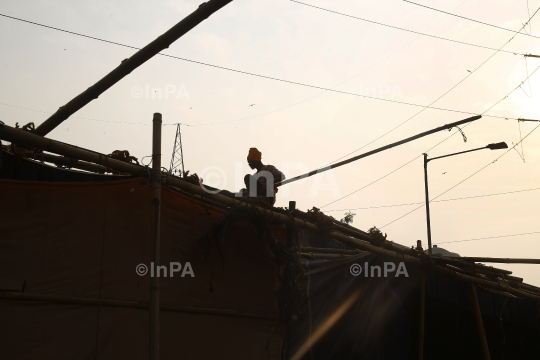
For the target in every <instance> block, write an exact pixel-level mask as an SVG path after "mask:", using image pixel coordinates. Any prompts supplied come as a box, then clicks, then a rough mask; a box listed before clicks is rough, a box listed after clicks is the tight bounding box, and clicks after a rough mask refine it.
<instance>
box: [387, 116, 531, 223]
mask: <svg viewBox="0 0 540 360" xmlns="http://www.w3.org/2000/svg"><path fill="white" fill-rule="evenodd" d="M539 126H540V124H538V125H537V126H536V127H535V128H534V129H532V130H531V131H530V132H529V133H528V134H527V135H525V137H524V138H523V139H522V140H521V141H520V142H518V143H517V144H515V145H514V146H512V147H511V148H509V149H508V150H507V151H505V152H504V153H503V154H502V155H500V156H499V157H497V158H496V159H495V160H493V161H491V162H489V163H488V164H487V165H485V166H483V167H481V168H480V169H479V170H477V171H475V172H474V173H472V174H471V175H469V176H467V177H466V178H465V179H463V180H461V181H460V182H458V183H457V184H455V185H454V186H452V187H450V188H449V189H447V190H445V191H443V192H442V193H440V194H439V195H437V196H435V197H434V198H432V199H431V200H429V201H430V202H431V201H432V200H435V199H437V198H439V197H441V196H442V195H444V194H446V193H447V192H449V191H450V190H452V189H454V188H456V187H457V186H459V185H461V184H462V183H464V182H465V181H467V180H469V179H470V178H472V177H473V176H474V175H476V174H478V173H479V172H480V171H482V170H484V169H485V168H487V167H488V166H489V165H491V164H494V163H495V162H497V160H499V159H500V158H502V157H503V156H504V155H506V154H508V153H509V152H510V151H512V149H513V148H515V147H516V146H518V145H519V144H520V143H521V142H522V141H523V140H525V139H526V138H527V137H528V136H529V135H530V134H532V133H533V131H535V130H536V129H538V127H539ZM424 206H425V204H423V205H421V206H419V207H417V208H415V209H413V210H411V211H409V212H408V213H406V214H405V215H402V216H400V217H398V218H397V219H395V220H392V221H390V222H389V223H387V224H385V225H384V226H381V227H380V228H379V229H382V228H384V227H386V226H388V225H390V224H393V223H395V222H396V221H398V220H400V219H403V218H404V217H405V216H407V215H409V214H411V213H413V212H415V211H416V210H418V209H420V208H422V207H424Z"/></svg>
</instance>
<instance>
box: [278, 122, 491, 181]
mask: <svg viewBox="0 0 540 360" xmlns="http://www.w3.org/2000/svg"><path fill="white" fill-rule="evenodd" d="M481 117H482V116H481V115H477V116H473V117H470V118H467V119H465V120H460V121H456V122H453V123H451V124H447V125H443V126H439V127H438V128H435V129H432V130H429V131H425V132H423V133H420V134H418V135H414V136H411V137H409V138H407V139H404V140H401V141H397V142H395V143H392V144H389V145H386V146H383V147H380V148H378V149H375V150H371V151H368V152H366V153H363V154H361V155H358V156H354V157H352V158H350V159H347V160H343V161H340V162H338V163H335V164H333V165H328V166H326V167H323V168H320V169H317V170H313V171H310V172H308V173H307V174H303V175H299V176H296V177H293V178H290V179H286V180H283V181H281V182H279V183H277V184H276V186H281V185H285V184H288V183H290V182H293V181H296V180H300V179H305V178H307V177H310V176H312V175H315V174H319V173H322V172H324V171H328V170H331V169H335V168H337V167H340V166H342V165H345V164H349V163H351V162H353V161H356V160H359V159H362V158H365V157H368V156H370V155H373V154H376V153H378V152H381V151H384V150H388V149H391V148H393V147H396V146H399V145H402V144H405V143H408V142H409V141H413V140H416V139H419V138H421V137H424V136H427V135H430V134H434V133H436V132H439V131H442V130H448V129H451V128H453V127H455V126H458V125H461V124H465V123H468V122H471V121H475V120H478V119H480V118H481Z"/></svg>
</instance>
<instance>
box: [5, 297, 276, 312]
mask: <svg viewBox="0 0 540 360" xmlns="http://www.w3.org/2000/svg"><path fill="white" fill-rule="evenodd" d="M0 299H3V300H14V301H45V302H51V303H59V304H74V305H87V306H109V307H124V308H136V309H149V308H150V304H149V303H142V302H139V301H129V300H112V299H95V298H83V297H77V296H59V295H49V294H36V293H27V292H12V291H0ZM159 308H160V310H161V311H174V312H183V313H190V314H203V315H220V316H234V317H244V318H253V319H275V317H276V315H275V314H264V313H257V312H249V311H243V310H239V309H216V308H204V307H196V306H175V305H163V304H161V305H160V307H159Z"/></svg>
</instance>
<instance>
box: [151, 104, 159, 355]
mask: <svg viewBox="0 0 540 360" xmlns="http://www.w3.org/2000/svg"><path fill="white" fill-rule="evenodd" d="M161 122H162V121H161V114H159V113H155V114H154V119H153V120H152V125H153V129H152V202H151V204H152V237H151V241H152V263H151V264H150V266H151V268H153V269H156V272H155V273H154V271H151V276H152V275H153V276H152V277H151V278H150V360H159V277H158V276H157V275H158V274H159V273H158V270H157V269H158V266H159V265H160V244H159V241H160V220H161V214H160V210H161Z"/></svg>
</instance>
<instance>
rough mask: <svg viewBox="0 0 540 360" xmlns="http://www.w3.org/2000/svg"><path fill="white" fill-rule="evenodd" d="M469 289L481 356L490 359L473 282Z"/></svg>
mask: <svg viewBox="0 0 540 360" xmlns="http://www.w3.org/2000/svg"><path fill="white" fill-rule="evenodd" d="M469 289H470V291H471V297H472V301H473V308H474V320H475V322H476V328H477V329H478V335H479V336H480V345H481V346H482V356H483V357H484V360H491V357H490V356H489V348H488V344H487V339H486V332H485V331H484V323H483V322H482V313H481V312H480V305H479V304H478V296H477V295H476V288H475V287H474V285H473V284H471V283H469Z"/></svg>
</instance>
